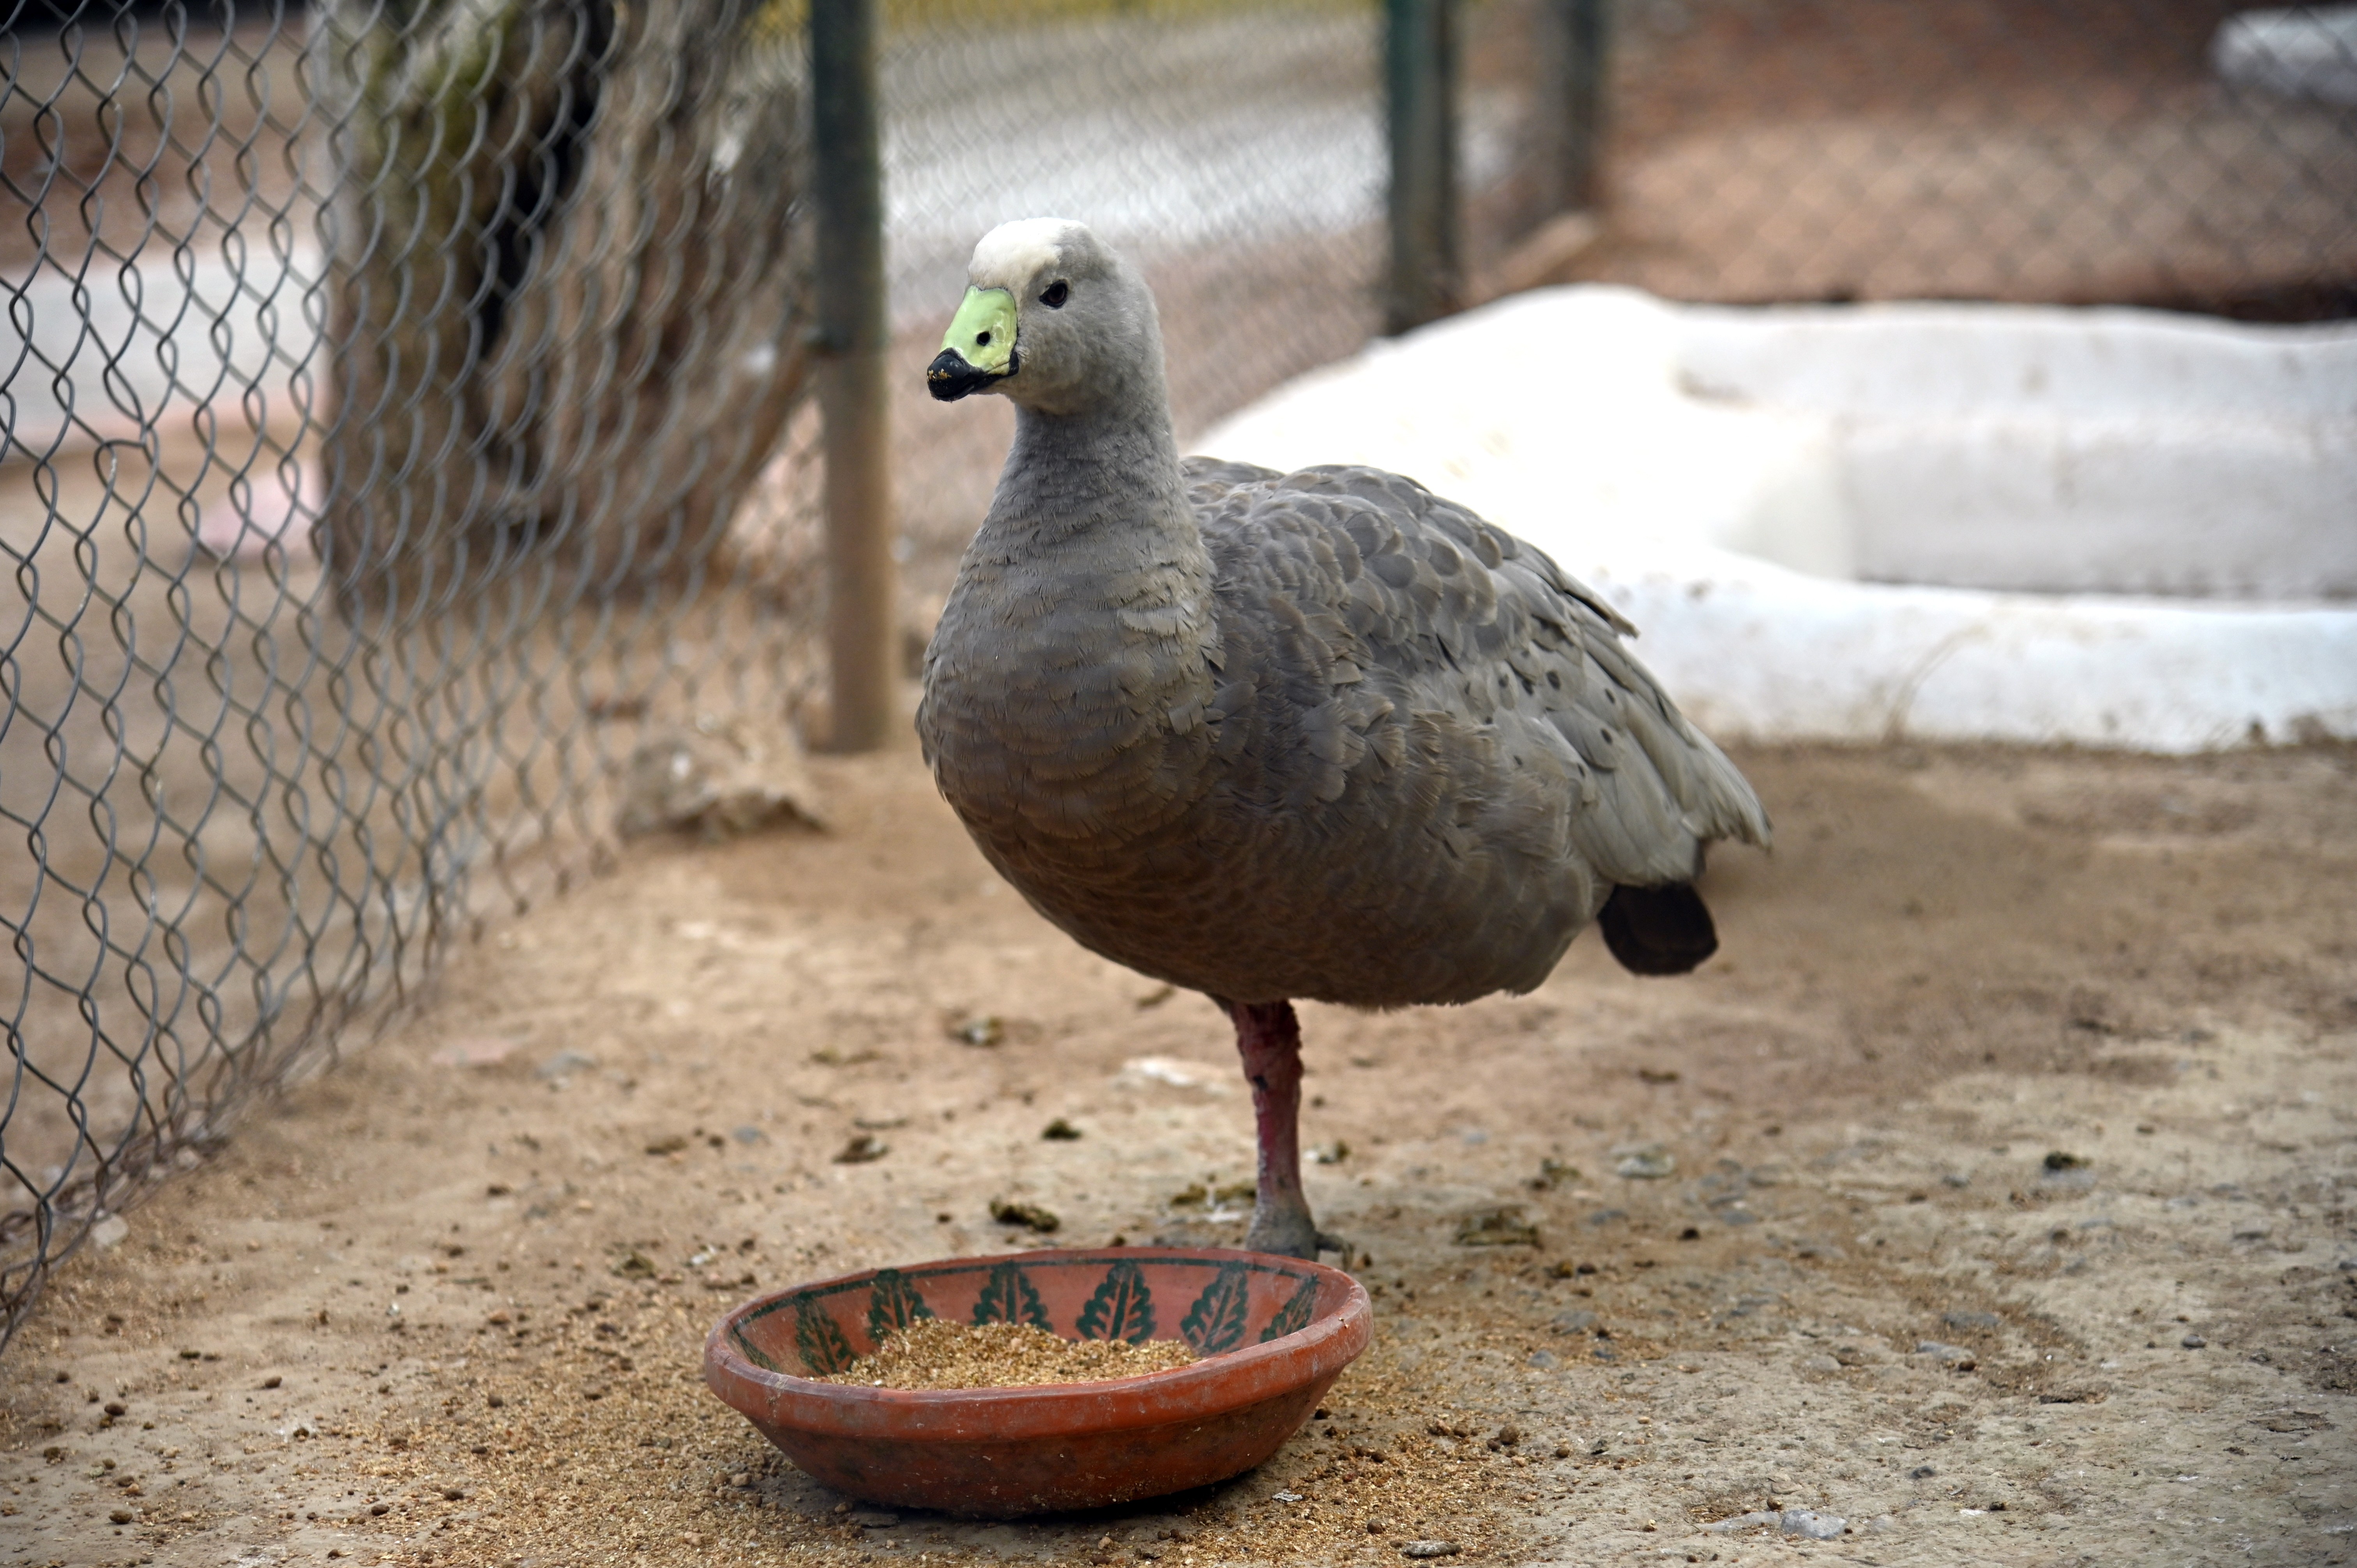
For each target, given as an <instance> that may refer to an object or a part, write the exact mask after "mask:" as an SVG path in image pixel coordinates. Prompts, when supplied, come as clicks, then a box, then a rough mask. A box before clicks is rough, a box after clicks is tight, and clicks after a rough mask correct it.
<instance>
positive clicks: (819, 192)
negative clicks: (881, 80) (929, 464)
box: [810, 0, 894, 751]
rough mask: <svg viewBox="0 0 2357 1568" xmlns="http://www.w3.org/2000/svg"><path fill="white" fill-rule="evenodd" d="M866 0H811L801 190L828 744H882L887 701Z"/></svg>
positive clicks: (877, 222) (878, 224)
mask: <svg viewBox="0 0 2357 1568" xmlns="http://www.w3.org/2000/svg"><path fill="white" fill-rule="evenodd" d="M876 9H877V7H876V0H812V4H811V13H810V51H811V123H812V132H813V165H814V166H813V170H812V181H811V188H812V194H813V197H814V198H815V201H814V207H815V212H816V217H817V220H818V277H817V280H816V281H817V287H816V290H815V293H816V295H817V306H818V338H819V363H818V375H817V381H818V395H819V409H820V413H821V415H822V417H823V421H824V424H825V440H824V449H825V457H826V489H825V509H826V564H827V571H826V576H827V655H828V659H829V661H830V665H831V673H832V676H833V684H834V691H833V697H834V702H833V708H834V712H833V715H832V722H831V723H830V725H829V726H828V733H827V735H826V736H825V744H826V746H827V749H829V750H832V751H869V750H873V749H874V748H876V747H877V746H881V745H882V744H883V743H884V738H885V736H886V735H887V733H888V730H889V728H890V725H891V722H892V716H893V712H894V704H893V701H892V675H893V659H892V654H893V635H892V631H893V628H892V618H893V601H894V593H893V566H892V485H891V470H890V468H889V467H888V455H889V454H888V433H889V425H888V417H887V413H886V400H885V390H886V385H887V383H886V381H885V375H886V371H887V366H886V363H885V356H886V352H887V350H888V349H889V347H890V343H891V331H890V327H889V324H888V320H887V318H886V304H885V297H884V173H883V156H882V152H881V149H880V146H879V143H878V133H877V86H876V31H877V28H876Z"/></svg>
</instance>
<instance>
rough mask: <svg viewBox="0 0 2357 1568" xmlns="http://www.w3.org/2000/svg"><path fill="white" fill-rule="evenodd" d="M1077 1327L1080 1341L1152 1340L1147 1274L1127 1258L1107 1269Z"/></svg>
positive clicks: (1139, 1342) (1151, 1302) (1151, 1300)
mask: <svg viewBox="0 0 2357 1568" xmlns="http://www.w3.org/2000/svg"><path fill="white" fill-rule="evenodd" d="M1305 1321H1306V1320H1305ZM1079 1326H1080V1335H1081V1337H1082V1338H1083V1339H1126V1340H1127V1341H1129V1343H1131V1344H1132V1345H1143V1344H1145V1343H1146V1341H1147V1340H1149V1339H1151V1338H1153V1337H1154V1293H1153V1291H1151V1290H1149V1289H1147V1288H1146V1271H1145V1270H1143V1269H1141V1268H1139V1267H1138V1266H1137V1265H1136V1264H1135V1262H1131V1261H1130V1260H1128V1259H1126V1258H1125V1259H1123V1260H1122V1261H1121V1262H1117V1263H1115V1264H1114V1266H1113V1267H1111V1268H1109V1269H1107V1270H1106V1271H1105V1277H1104V1283H1103V1284H1100V1285H1099V1286H1097V1289H1096V1294H1094V1295H1092V1296H1091V1297H1089V1304H1088V1305H1086V1306H1084V1307H1082V1309H1081V1321H1080V1325H1079Z"/></svg>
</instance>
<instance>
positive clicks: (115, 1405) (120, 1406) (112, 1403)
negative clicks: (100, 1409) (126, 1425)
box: [106, 1400, 131, 1415]
mask: <svg viewBox="0 0 2357 1568" xmlns="http://www.w3.org/2000/svg"><path fill="white" fill-rule="evenodd" d="M106 1413H107V1414H109V1415H128V1414H130V1413H131V1407H130V1406H128V1405H126V1404H124V1402H122V1401H121V1400H109V1401H107V1402H106Z"/></svg>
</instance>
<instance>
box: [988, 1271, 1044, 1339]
mask: <svg viewBox="0 0 2357 1568" xmlns="http://www.w3.org/2000/svg"><path fill="white" fill-rule="evenodd" d="M974 1321H975V1322H976V1323H1028V1324H1029V1325H1030V1326H1032V1327H1034V1328H1044V1329H1046V1330H1048V1331H1049V1333H1051V1334H1052V1333H1054V1332H1055V1330H1056V1326H1055V1325H1054V1324H1052V1323H1050V1322H1049V1321H1048V1307H1047V1304H1046V1303H1044V1302H1042V1301H1041V1300H1040V1299H1039V1292H1038V1291H1036V1290H1034V1289H1032V1288H1031V1276H1030V1275H1029V1274H1028V1273H1025V1272H1024V1270H1023V1265H1022V1264H1020V1263H1001V1264H999V1265H998V1266H997V1267H996V1268H994V1269H992V1270H991V1271H990V1283H988V1284H985V1285H984V1286H983V1287H982V1299H981V1300H980V1301H977V1302H975V1303H974Z"/></svg>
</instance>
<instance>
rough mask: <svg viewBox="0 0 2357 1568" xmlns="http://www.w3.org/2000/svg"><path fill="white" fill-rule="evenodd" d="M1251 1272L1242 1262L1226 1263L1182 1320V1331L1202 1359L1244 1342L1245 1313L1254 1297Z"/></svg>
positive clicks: (1180, 1324) (1180, 1331)
mask: <svg viewBox="0 0 2357 1568" xmlns="http://www.w3.org/2000/svg"><path fill="white" fill-rule="evenodd" d="M1250 1279H1251V1274H1250V1271H1248V1270H1246V1269H1245V1267H1244V1266H1243V1264H1242V1263H1222V1264H1221V1265H1220V1272H1219V1273H1216V1274H1213V1275H1212V1276H1211V1283H1210V1284H1207V1285H1205V1286H1204V1287H1203V1294H1200V1295H1199V1296H1197V1297H1196V1298H1195V1305H1192V1306H1190V1307H1189V1308H1188V1309H1187V1316H1185V1317H1183V1318H1181V1319H1180V1320H1179V1333H1180V1334H1181V1335H1182V1336H1184V1337H1185V1338H1186V1340H1187V1343H1188V1344H1189V1345H1191V1346H1193V1347H1194V1348H1195V1354H1197V1355H1198V1356H1216V1355H1218V1354H1219V1353H1220V1352H1221V1351H1222V1350H1232V1349H1234V1348H1236V1347H1237V1346H1238V1345H1241V1344H1243V1337H1244V1311H1245V1308H1246V1306H1247V1305H1249V1302H1250V1297H1251V1289H1250Z"/></svg>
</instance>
